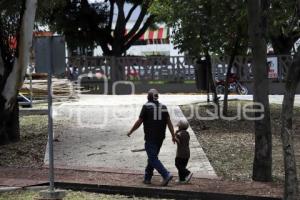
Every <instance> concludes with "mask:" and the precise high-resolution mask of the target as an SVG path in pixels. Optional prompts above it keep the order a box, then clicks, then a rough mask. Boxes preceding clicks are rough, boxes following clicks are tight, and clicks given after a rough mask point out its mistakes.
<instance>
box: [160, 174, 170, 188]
mask: <svg viewBox="0 0 300 200" xmlns="http://www.w3.org/2000/svg"><path fill="white" fill-rule="evenodd" d="M172 178H173V175H172V174H169V175H168V177H167V178H165V179H164V180H163V181H162V183H161V186H167V185H168V183H169V182H170V181H171V180H172Z"/></svg>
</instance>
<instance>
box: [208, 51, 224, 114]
mask: <svg viewBox="0 0 300 200" xmlns="http://www.w3.org/2000/svg"><path fill="white" fill-rule="evenodd" d="M205 60H206V62H207V65H206V66H207V75H208V80H209V81H208V82H209V89H211V90H212V92H213V102H214V103H215V104H216V105H217V108H218V116H220V104H219V97H218V95H217V91H216V85H215V81H214V76H213V73H212V65H211V57H210V55H209V53H208V52H207V53H206V55H205Z"/></svg>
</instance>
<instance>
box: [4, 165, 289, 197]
mask: <svg viewBox="0 0 300 200" xmlns="http://www.w3.org/2000/svg"><path fill="white" fill-rule="evenodd" d="M0 171H1V172H2V173H0V188H1V186H2V187H3V186H4V187H7V186H9V187H21V188H23V187H25V188H26V187H30V186H34V185H39V184H43V185H45V183H46V184H47V181H48V169H45V168H42V169H31V168H1V167H0ZM142 179H143V175H141V174H134V173H130V172H118V171H114V172H107V170H106V169H76V170H74V169H62V168H56V169H55V186H56V188H64V189H72V190H80V191H83V190H85V191H89V192H101V193H110V194H124V195H130V196H132V195H134V196H144V197H156V198H172V199H197V200H199V199H205V200H216V199H220V200H244V199H248V200H280V199H282V196H283V189H282V188H283V186H282V185H279V184H275V183H258V182H237V181H228V180H218V179H199V178H193V179H192V180H191V182H190V184H176V183H175V182H174V181H172V182H171V183H170V184H169V185H168V186H167V187H161V186H160V177H159V176H154V177H153V180H152V184H151V185H144V184H142V182H141V180H142ZM47 185H48V184H47Z"/></svg>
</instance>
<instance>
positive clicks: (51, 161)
mask: <svg viewBox="0 0 300 200" xmlns="http://www.w3.org/2000/svg"><path fill="white" fill-rule="evenodd" d="M49 48H50V50H49V54H50V55H49V58H50V61H49V62H50V65H49V66H50V67H49V69H48V145H49V146H48V148H49V183H50V192H54V155H53V118H52V117H53V116H52V68H53V66H52V65H53V61H52V58H53V56H52V37H50V40H49Z"/></svg>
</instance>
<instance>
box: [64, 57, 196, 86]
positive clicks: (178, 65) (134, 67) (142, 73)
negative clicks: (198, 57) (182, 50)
mask: <svg viewBox="0 0 300 200" xmlns="http://www.w3.org/2000/svg"><path fill="white" fill-rule="evenodd" d="M113 68H116V69H117V68H122V69H123V70H122V72H123V73H122V76H123V80H140V81H153V80H157V81H170V82H172V81H175V82H178V81H185V80H194V79H195V65H194V62H193V58H192V57H186V56H171V57H169V56H149V57H83V56H81V57H69V58H67V69H68V70H69V72H70V73H71V74H73V75H74V74H75V75H76V76H80V75H86V76H87V77H89V78H96V79H97V78H101V77H104V76H105V77H106V78H107V79H113V77H112V70H113Z"/></svg>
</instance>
